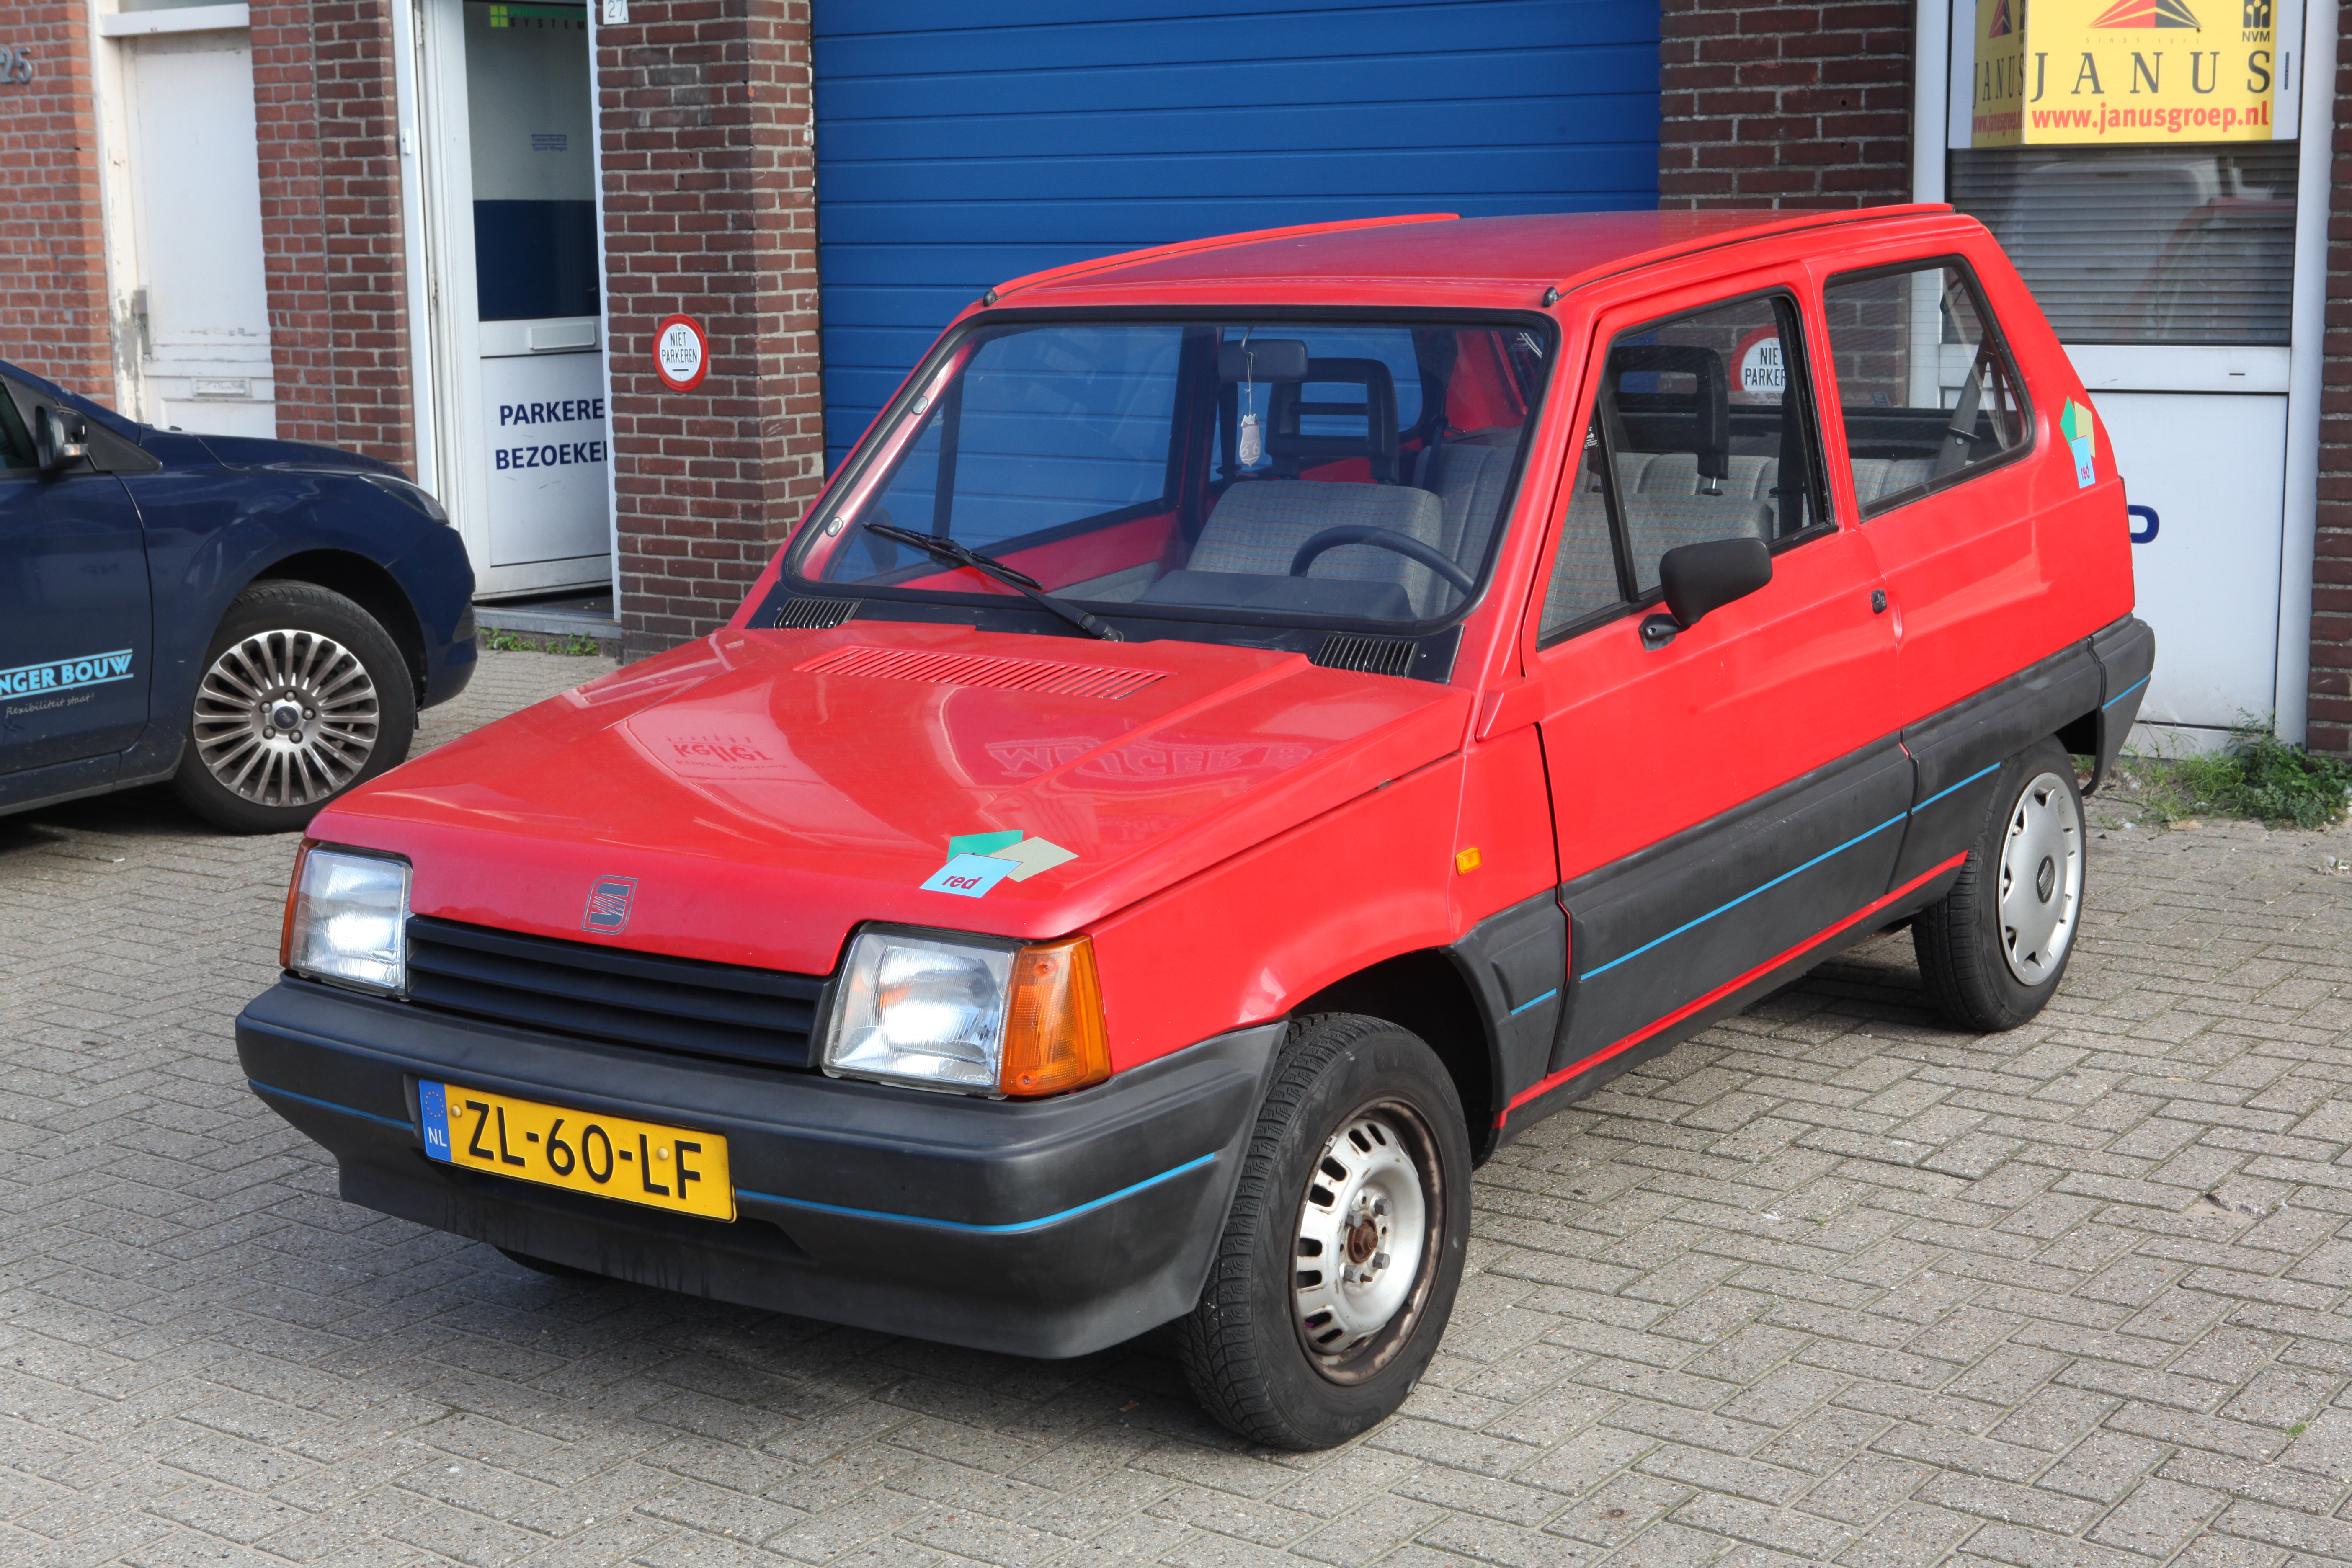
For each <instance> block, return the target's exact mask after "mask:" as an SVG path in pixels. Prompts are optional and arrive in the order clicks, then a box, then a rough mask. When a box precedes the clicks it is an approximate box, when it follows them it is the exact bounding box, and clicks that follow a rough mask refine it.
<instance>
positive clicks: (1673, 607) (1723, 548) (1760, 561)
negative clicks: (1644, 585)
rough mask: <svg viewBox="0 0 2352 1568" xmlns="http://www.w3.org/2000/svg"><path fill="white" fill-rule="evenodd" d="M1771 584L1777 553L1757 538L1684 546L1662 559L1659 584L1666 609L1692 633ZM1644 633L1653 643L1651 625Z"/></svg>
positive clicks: (1646, 625)
mask: <svg viewBox="0 0 2352 1568" xmlns="http://www.w3.org/2000/svg"><path fill="white" fill-rule="evenodd" d="M1771 580H1772V552H1771V550H1770V549H1769V548H1768V547H1767V546H1766V544H1765V542H1763V541H1762V540H1760V539H1756V538H1744V539H1710V540H1707V541H1706V542H1704V543H1700V544H1684V545H1679V546H1677V547H1675V549H1672V550H1669V551H1667V552H1665V554H1664V555H1662V556H1660V557H1659V558H1658V585H1659V586H1660V587H1661V588H1663V589H1664V591H1665V600H1666V611H1667V613H1668V615H1670V616H1672V617H1673V619H1674V623H1675V629H1676V630H1678V631H1687V630H1688V629H1689V628H1691V627H1692V626H1696V625H1698V623H1699V621H1700V620H1701V619H1702V618H1703V617H1704V616H1706V615H1707V614H1709V613H1710V612H1712V611H1715V610H1719V609H1721V608H1723V606H1724V605H1728V604H1730V603H1731V602H1732V601H1734V600H1736V599H1744V598H1746V597H1747V596H1748V595H1750V594H1752V593H1754V592H1756V590H1757V589H1759V588H1761V587H1762V586H1764V584H1767V583H1769V582H1770V581H1771ZM1652 618H1653V619H1655V618H1656V617H1652ZM1642 629H1643V638H1642V640H1643V643H1644V644H1649V643H1650V632H1649V623H1648V622H1646V621H1645V622H1643V628H1642ZM1654 646H1655V647H1664V646H1665V644H1664V642H1663V641H1662V642H1659V643H1656V644H1655V645H1654Z"/></svg>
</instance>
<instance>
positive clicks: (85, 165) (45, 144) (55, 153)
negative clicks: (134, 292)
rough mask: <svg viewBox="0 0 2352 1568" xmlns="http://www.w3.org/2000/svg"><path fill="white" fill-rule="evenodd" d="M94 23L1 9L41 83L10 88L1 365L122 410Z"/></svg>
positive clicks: (22, 4) (0, 230) (5, 124)
mask: <svg viewBox="0 0 2352 1568" xmlns="http://www.w3.org/2000/svg"><path fill="white" fill-rule="evenodd" d="M89 43H90V40H89V8H88V7H87V6H84V5H79V4H71V5H59V4H43V3H31V4H28V3H26V0H0V44H6V45H8V46H9V47H12V48H13V47H20V46H22V47H29V48H30V49H31V51H32V56H33V79H32V80H31V81H29V82H16V81H10V82H6V83H5V84H0V171H5V184H6V187H7V189H6V200H5V205H0V358H5V359H9V360H13V361H15V362H16V363H18V364H20V365H23V366H24V367H25V368H26V370H29V371H31V372H33V373H34V374H36V375H45V376H47V377H48V378H49V379H50V380H52V381H55V382H57V383H58V384H61V385H63V386H65V387H67V388H68V389H70V390H72V391H74V392H79V393H82V394H84V395H88V396H90V397H95V398H97V399H98V400H99V401H100V402H101V403H105V404H107V405H112V404H113V402H114V359H113V354H114V349H113V334H112V331H111V330H110V322H109V320H108V317H109V308H108V302H107V289H106V239H105V226H104V222H103V219H102V217H101V205H102V204H101V198H100V191H99V181H98V110H97V102H96V100H95V99H94V98H93V97H92V96H91V93H90V79H89V61H90V54H89Z"/></svg>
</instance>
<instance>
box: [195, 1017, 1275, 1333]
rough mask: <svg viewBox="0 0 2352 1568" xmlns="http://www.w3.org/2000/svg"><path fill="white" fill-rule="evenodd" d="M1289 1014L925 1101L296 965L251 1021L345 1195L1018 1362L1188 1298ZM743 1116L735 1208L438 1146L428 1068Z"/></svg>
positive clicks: (1196, 1286) (531, 1089)
mask: <svg viewBox="0 0 2352 1568" xmlns="http://www.w3.org/2000/svg"><path fill="white" fill-rule="evenodd" d="M1282 1029H1283V1026H1282V1025H1280V1024H1278V1023H1277V1024H1268V1025H1264V1026H1258V1027H1255V1028H1250V1029H1243V1030H1237V1031H1235V1032H1234V1033H1232V1034H1227V1035H1220V1036H1218V1037H1215V1038H1213V1039H1210V1040H1206V1041H1203V1042H1202V1043H1201V1044H1199V1045H1196V1046H1193V1047H1191V1048H1189V1049H1187V1050H1183V1051H1179V1052H1176V1053H1174V1054H1172V1055H1171V1056H1168V1057H1164V1058H1160V1060H1158V1061H1155V1062H1150V1063H1147V1064H1146V1065H1144V1066H1142V1067H1139V1068H1131V1069H1130V1070H1129V1071H1127V1072H1123V1073H1120V1074H1118V1076H1116V1077H1114V1078H1113V1079H1110V1080H1109V1081H1108V1082H1107V1083H1104V1084H1101V1085H1098V1086H1097V1087H1096V1088H1094V1089H1086V1090H1084V1091H1082V1092H1080V1093H1077V1094H1072V1095H1065V1096H1061V1097H1058V1098H1055V1099H1052V1100H1032V1101H1025V1102H1024V1101H1017V1100H976V1099H971V1098H967V1097H964V1096H961V1095H948V1094H928V1093H924V1092H922V1091H920V1090H916V1089H891V1088H887V1087H884V1086H881V1085H877V1084H868V1083H856V1082H850V1081H846V1080H841V1079H827V1078H824V1077H821V1076H819V1075H817V1074H814V1073H797V1072H782V1071H775V1070H771V1069H763V1068H751V1067H741V1066H736V1065H733V1064H729V1063H724V1062H718V1061H708V1060H703V1059H700V1058H687V1057H677V1056H667V1055H661V1054H656V1053H653V1052H646V1051H634V1050H629V1049H625V1048H621V1047H604V1046H601V1045H596V1044H593V1043H591V1042H587V1041H583V1040H576V1039H571V1038H566V1037H559V1036H553V1035H546V1034H539V1033H535V1032H532V1031H528V1030H522V1029H517V1028H511V1027H507V1026H499V1025H495V1024H487V1023H480V1022H477V1021H474V1020H470V1019H466V1018H461V1017H457V1016H451V1015H448V1014H444V1013H436V1012H430V1011H427V1010H425V1009H423V1008H420V1007H414V1006H409V1005H404V1004H402V1003H397V1002H391V1001H385V1000H382V999H379V998H375V997H368V996H361V995H356V994H350V993H346V992H341V991H336V990H333V989H331V988H330V987H327V986H323V985H318V984H311V983H309V982H307V981H299V980H291V979H289V980H284V981H281V982H279V984H277V985H276V986H274V987H272V988H271V989H270V990H268V991H267V992H265V993H263V994H261V995H260V996H258V997H257V998H255V999H254V1001H253V1002H252V1004H251V1005H248V1006H247V1008H246V1009H245V1011H244V1012H243V1013H242V1014H240V1015H239V1016H238V1017H237V1021H236V1048H237V1059H238V1060H239V1062H240V1063H242V1064H243V1067H244V1069H245V1073H246V1076H247V1079H249V1080H250V1081H251V1083H252V1085H253V1088H254V1090H255V1092H257V1094H259V1095H260V1096H261V1098H262V1100H264V1101H265V1102H266V1103H268V1105H269V1106H270V1107H271V1108H272V1109H273V1110H277V1111H278V1114H280V1115H281V1116H283V1117H285V1118H286V1119H287V1120H288V1121H290V1122H292V1123H293V1124H294V1125H295V1126H296V1127H298V1128H299V1129H300V1130H301V1131H304V1132H305V1133H307V1134H309V1135H310V1137H311V1138H313V1139H316V1140H317V1141H318V1142H320V1144H322V1145H324V1146H325V1147H326V1148H327V1150H328V1151H329V1152H331V1153H332V1154H333V1155H334V1156H335V1159H336V1162H337V1163H338V1165H339V1166H340V1168H341V1192H342V1195H343V1196H344V1197H345V1198H346V1199H348V1200H349V1201H351V1202H352V1203H356V1204H361V1205H365V1206H366V1207H369V1208H373V1209H377V1210H380V1211H382V1212H383V1213H385V1214H390V1215H398V1216H400V1217H402V1218H404V1219H409V1220H414V1221H415V1222H417V1223H418V1224H420V1225H426V1226H433V1227H434V1228H435V1229H437V1230H446V1231H452V1232H455V1233H456V1234H457V1235H460V1236H467V1237H473V1238H475V1239H476V1240H479V1241H486V1242H488V1243H490V1244H491V1245H493V1246H496V1247H507V1248H509V1249H510V1250H512V1251H516V1252H524V1253H529V1254H530V1255H531V1256H533V1257H537V1258H549V1259H551V1260H553V1261H555V1262H559V1263H568V1264H571V1265H572V1266H573V1267H575V1268H587V1269H593V1270H594V1271H595V1272H597V1273H600V1274H608V1275H611V1276H613V1277H614V1278H616V1279H629V1280H634V1281H635V1282H637V1283H639V1284H644V1285H655V1286H659V1287H661V1288H662V1289H670V1290H679V1291H685V1292H687V1293H689V1294H693V1295H701V1296H710V1297H715V1298H717V1299H719V1300H727V1301H737V1302H741V1303H743V1304H745V1305H748V1306H755V1307H761V1308H767V1309H770V1310H777V1311H786V1312H793V1313H796V1314H799V1315H802V1316H805V1317H811V1318H819V1319H824V1320H828V1321H835V1322H854V1323H857V1324H859V1325H861V1326H865V1327H870V1328H876V1329H881V1330H885V1331H889V1332H893V1333H903V1334H909V1335H914V1336H917V1337H919V1338H922V1339H929V1340H940V1341H944V1342H949V1343H951V1344H961V1345H970V1346H973V1347H975V1348H978V1349H982V1350H992V1351H1003V1352H1010V1353H1013V1354H1019V1355H1032V1356H1073V1355H1083V1354H1086V1353H1087V1352H1090V1351H1095V1350H1099V1349H1101V1348H1102V1347H1104V1346H1106V1345H1111V1344H1116V1343H1118V1342H1120V1341H1122V1340H1126V1339H1130V1338H1132V1337H1133V1336H1135V1335H1136V1334H1139V1333H1140V1332H1142V1331H1144V1330H1146V1329H1149V1328H1151V1327H1153V1326H1154V1325H1156V1324H1159V1323H1163V1322H1166V1321H1169V1320H1170V1319H1171V1318H1175V1317H1178V1316H1181V1314H1182V1313H1184V1312H1186V1311H1188V1310H1191V1308H1192V1303H1193V1301H1194V1300H1197V1299H1198V1297H1199V1295H1200V1290H1201V1286H1202V1281H1203V1280H1204V1279H1206V1278H1207V1274H1208V1268H1209V1264H1210V1261H1211V1258H1213V1253H1214V1249H1215V1247H1216V1243H1217V1237H1218V1236H1219V1234H1220V1233H1221V1232H1222V1231H1223V1228H1224V1222H1225V1210H1226V1206H1227V1205H1228V1204H1229V1203H1230V1202H1231V1201H1232V1197H1233V1190H1234V1183H1235V1181H1236V1180H1237V1179H1238V1177H1239V1173H1240V1165H1241V1158H1242V1155H1243V1153H1244V1150H1245V1148H1246V1145H1247V1140H1248V1138H1249V1134H1250V1130H1251V1128H1252V1126H1253V1124H1254V1122H1255V1118H1256V1112H1257V1106H1258V1101H1259V1099H1260V1096H1261V1094H1262V1092H1263V1089H1264V1084H1265V1077H1266V1074H1267V1072H1268V1070H1269V1068H1270V1067H1271V1064H1272V1061H1273V1056H1274V1049H1275V1047H1276V1044H1277V1043H1278V1042H1279V1040H1280V1039H1281V1037H1282ZM418 1079H442V1080H448V1081H453V1082H457V1083H461V1084H468V1085H472V1086H475V1087H478V1088H481V1089H490V1090H493V1091H496V1092H499V1093H502V1094H509V1095H515V1096H519V1097H521V1098H524V1099H528V1100H541V1101H544V1102H549V1103H552V1104H557V1105H563V1106H577V1107H578V1108H580V1110H583V1111H584V1112H588V1113H591V1114H595V1113H602V1114H607V1115H616V1116H628V1117H635V1118H637V1119H639V1120H642V1121H658V1122H666V1123H671V1124H676V1125H683V1126H689V1127H698V1128H704V1129H707V1130H709V1131H715V1132H719V1133H723V1134H724V1135H725V1136H726V1138H727V1140H728V1153H729V1160H730V1164H731V1168H732V1173H733V1178H734V1181H735V1184H736V1205H737V1210H738V1213H739V1215H740V1217H739V1218H738V1219H737V1220H736V1221H735V1222H734V1223H733V1224H731V1225H730V1224H725V1223H721V1222H719V1221H714V1220H705V1219H698V1218H695V1217H693V1216H691V1215H673V1214H667V1213H663V1212H660V1211H657V1210H655V1209H650V1208H644V1207H640V1206H637V1205H630V1204H624V1203H620V1202H617V1201H614V1200H613V1199H609V1198H601V1197H596V1196H593V1195H589V1194H574V1193H571V1192H566V1191H562V1190H560V1189H557V1188H553V1187H544V1186H539V1185H535V1184H526V1183H521V1182H514V1181H509V1180H506V1179H504V1178H502V1177H499V1176H493V1175H488V1174H486V1173H479V1172H476V1171H473V1170H470V1169H467V1168H465V1167H462V1166H455V1165H450V1164H446V1163H442V1162H439V1161H436V1160H433V1159H431V1158H429V1157H428V1156H427V1155H426V1154H425V1144H424V1140H423V1138H422V1136H421V1135H420V1133H419V1131H418V1129H417V1116H418V1112H417V1102H416V1084H417V1080H418Z"/></svg>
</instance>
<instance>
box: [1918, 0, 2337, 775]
mask: <svg viewBox="0 0 2352 1568" xmlns="http://www.w3.org/2000/svg"><path fill="white" fill-rule="evenodd" d="M1969 5H1971V0H1916V7H1917V9H1916V28H1915V32H1914V40H1913V62H1914V66H1913V91H1912V98H1911V199H1912V200H1914V201H1918V202H1940V201H1943V200H1944V199H1945V184H1944V167H1945V163H1944V159H1945V152H1946V148H1947V143H1948V139H1949V136H1950V128H1951V121H1952V118H1953V115H1954V113H1955V112H1956V110H1955V105H1956V104H1960V105H1964V104H1965V103H1966V102H1967V90H1968V88H1967V80H1968V75H1969V70H1970V68H1971V66H1970V62H1969V60H1968V59H1966V58H1962V57H1961V55H1960V54H1959V52H1958V50H1957V49H1956V48H1955V47H1953V37H1952V35H1953V31H1954V17H1955V13H1956V12H1958V10H1959V8H1960V7H1963V6H1969ZM2336 9H2337V0H2303V39H2302V44H2301V48H2302V58H2303V60H2304V61H2305V62H2308V61H2311V60H2320V61H2324V62H2326V66H2327V68H2326V69H2325V70H2323V71H2322V72H2321V74H2320V78H2319V81H2320V89H2319V90H2317V91H2313V90H2309V88H2308V81H2309V75H2308V71H2307V70H2305V74H2304V77H2303V79H2301V80H2299V81H2298V82H2297V84H2296V86H2297V89H2298V90H2299V91H2300V92H2301V104H2300V115H2299V131H2298V136H2299V139H2300V141H2301V143H2302V146H2301V148H2300V150H2299V153H2298V160H2297V163H2296V180H2295V204H2294V286H2293V288H2294V291H2293V294H2292V296H2291V299H2290V303H2289V306H2288V318H2287V320H2288V327H2287V344H2288V346H2287V347H2285V348H2284V349H2280V348H2271V347H2250V348H2223V347H2208V346H2197V345H2190V346H2187V347H2164V348H2156V347H2148V348H2140V347H2126V346H2118V347H2098V348H2083V349H2076V348H2074V347H2071V346H2070V347H2069V348H2068V349H2067V351H2066V352H2067V354H2068V357H2070V358H2071V359H2073V360H2074V368H2075V369H2076V370H2077V371H2078V372H2080V373H2081V374H2082V377H2083V384H2084V387H2085V388H2086V389H2087V390H2089V391H2092V392H2099V391H2116V392H2126V391H2129V392H2205V393H2270V394H2273V395H2276V394H2280V393H2284V395H2285V396H2286V501H2285V505H2284V509H2283V515H2282V517H2281V519H2280V540H2279V581H2278V617H2277V622H2276V626H2275V628H2274V637H2273V647H2274V648H2275V649H2276V653H2275V659H2274V665H2273V675H2272V700H2273V705H2274V712H2275V715H2276V718H2275V722H2276V725H2277V731H2278V735H2279V738H2280V739H2282V740H2284V741H2288V742H2295V743H2300V742H2303V741H2304V739H2305V735H2306V733H2307V731H2308V727H2309V722H2310V689H2311V610H2312V568H2313V564H2314V563H2313V552H2314V551H2315V548H2316V546H2317V542H2318V534H2319V414H2320V408H2319V400H2320V386H2321V371H2322V367H2323V336H2324V334H2325V332H2326V307H2327V204H2328V185H2329V176H2330V174H2331V173H2332V166H2333V164H2334V163H2335V155H2334V152H2333V147H2334V138H2335V102H2336V95H2335V90H2334V87H2335V70H2334V65H2335V60H2336ZM2296 69H2299V70H2300V69H2303V67H2300V66H2298V67H2296Z"/></svg>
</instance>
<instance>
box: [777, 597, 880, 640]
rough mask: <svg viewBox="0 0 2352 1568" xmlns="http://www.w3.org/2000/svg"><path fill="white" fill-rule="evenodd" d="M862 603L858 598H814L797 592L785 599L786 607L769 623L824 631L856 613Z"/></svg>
mask: <svg viewBox="0 0 2352 1568" xmlns="http://www.w3.org/2000/svg"><path fill="white" fill-rule="evenodd" d="M860 603H861V601H859V600H856V599H812V598H809V597H807V596H806V595H800V594H795V595H793V596H792V597H791V598H789V599H786V600H785V601H784V607H783V608H782V609H781V610H778V611H777V612H776V618H775V619H774V620H772V621H770V622H769V623H768V624H769V625H770V626H776V627H783V626H801V627H805V628H807V629H809V630H811V631H823V630H824V629H825V628H826V627H827V626H839V625H841V623H842V622H844V621H845V620H847V619H849V617H850V616H854V615H856V613H857V606H858V605H859V604H860Z"/></svg>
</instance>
